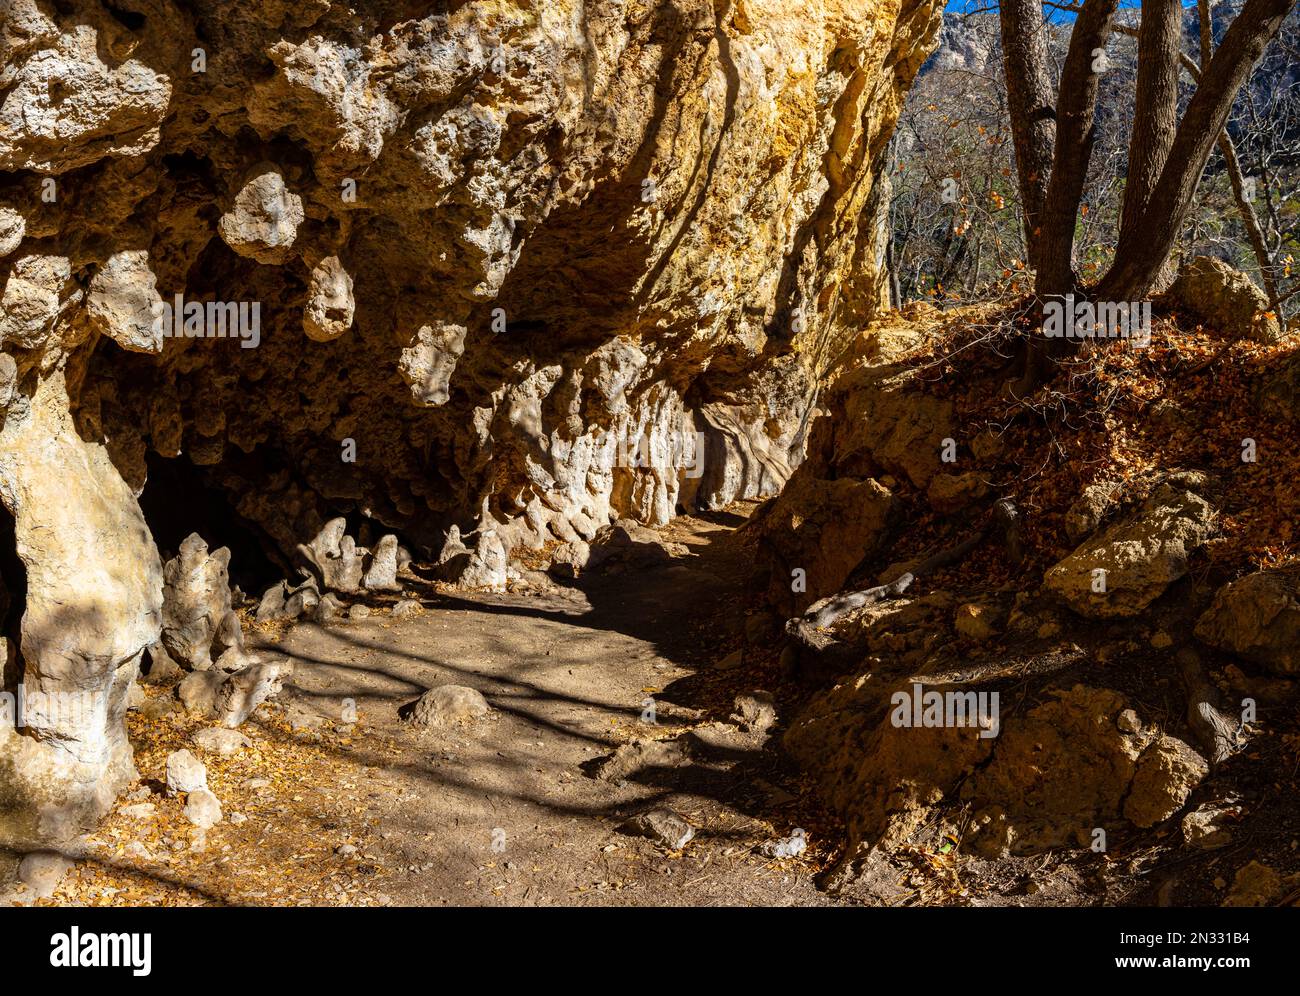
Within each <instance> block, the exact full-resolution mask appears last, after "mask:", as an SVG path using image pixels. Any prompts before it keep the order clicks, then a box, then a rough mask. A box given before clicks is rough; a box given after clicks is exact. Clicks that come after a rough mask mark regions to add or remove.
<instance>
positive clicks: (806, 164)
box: [0, 0, 941, 826]
mask: <svg viewBox="0 0 1300 996" xmlns="http://www.w3.org/2000/svg"><path fill="white" fill-rule="evenodd" d="M940 6H941V5H940V4H939V3H938V2H937V0H880V2H872V3H858V2H850V0H802V2H801V0H780V2H777V0H770V2H766V3H759V2H754V0H748V2H742V0H731V2H727V0H675V2H654V3H630V4H629V3H616V2H614V0H592V2H587V3H579V2H568V0H551V2H540V3H527V2H524V3H509V2H486V0H485V2H467V3H445V4H441V3H434V4H429V3H412V2H403V0H392V2H384V0H363V2H360V3H353V4H343V3H333V2H330V0H298V2H288V0H233V2H231V0H220V2H218V0H200V2H193V3H172V2H166V0H113V2H112V3H111V4H109V3H108V2H106V0H102V2H84V3H83V2H76V0H63V2H58V3H55V2H50V0H12V2H11V3H8V4H6V6H5V8H4V13H3V18H4V20H3V25H0V401H3V410H2V412H0V420H3V421H2V422H0V425H2V426H3V428H0V441H2V442H3V444H4V446H5V448H6V455H5V457H4V458H3V459H0V500H2V501H3V503H4V505H5V507H6V508H7V509H8V512H9V514H10V515H12V516H13V517H14V519H15V521H16V523H17V529H16V535H17V546H18V554H19V557H20V558H21V560H22V562H23V564H24V565H25V568H26V572H27V578H26V585H27V607H26V615H25V616H24V618H23V623H22V633H21V653H22V661H21V667H20V670H21V672H22V673H23V674H25V675H27V677H28V679H29V680H31V679H37V680H39V681H41V682H55V683H58V682H61V681H75V682H76V683H79V684H81V685H84V686H85V687H87V688H91V689H92V690H93V691H94V694H95V695H97V696H99V697H100V698H101V699H103V700H104V701H107V699H104V697H105V696H107V695H108V694H109V692H110V691H111V689H112V688H115V687H116V685H115V684H114V682H116V681H117V680H118V679H117V678H116V677H115V676H116V675H117V674H118V672H119V671H120V670H121V669H123V668H126V669H128V670H129V669H130V668H132V667H134V662H135V659H136V658H138V654H139V650H140V649H141V648H142V647H144V646H145V645H146V644H148V643H151V642H153V640H155V639H156V638H157V631H158V626H159V622H158V613H159V604H160V603H159V598H160V591H161V586H162V578H161V568H160V566H159V560H158V555H157V552H156V550H155V549H154V544H153V541H152V539H151V537H150V531H149V529H148V527H147V525H146V524H145V522H144V520H143V518H142V517H141V516H140V513H139V510H138V508H137V506H136V501H135V497H136V496H138V495H139V494H140V492H141V491H142V489H144V488H145V487H146V484H147V477H148V474H147V460H148V459H150V454H153V457H152V458H153V459H172V460H184V461H189V462H191V463H192V464H194V465H197V466H198V467H200V468H202V473H203V474H204V476H205V481H206V484H207V487H208V488H210V489H212V490H214V491H219V492H221V493H223V494H225V495H226V496H228V499H229V502H230V504H231V506H232V507H233V509H234V510H235V511H236V513H237V514H238V516H240V517H241V518H242V519H243V520H244V521H245V522H247V523H249V524H251V525H253V526H255V527H256V529H257V530H258V532H259V534H260V536H261V537H262V539H263V541H264V542H265V543H266V545H267V546H268V548H270V549H271V550H273V551H279V553H280V555H282V556H283V557H284V558H285V561H286V562H288V561H289V559H290V558H291V555H292V551H293V550H294V549H295V548H296V547H297V546H298V545H299V544H301V543H304V542H308V541H310V540H311V538H312V537H314V536H316V535H318V533H319V532H320V530H321V528H322V526H323V525H324V523H325V522H327V521H329V520H331V519H332V518H334V517H335V516H337V515H340V514H343V515H348V516H350V517H353V518H355V519H361V520H366V519H369V520H374V522H375V524H376V530H382V531H385V532H389V531H391V532H395V533H396V534H397V535H398V536H399V537H400V538H401V539H402V541H403V543H405V544H406V545H408V546H409V547H410V548H411V549H412V550H414V551H416V552H417V553H422V554H424V555H436V554H437V553H439V552H440V551H441V550H442V549H443V547H444V544H445V540H446V537H447V535H448V533H449V531H450V530H451V528H452V527H453V526H455V527H457V530H458V532H459V534H466V533H468V532H470V531H471V530H476V529H477V530H480V531H483V532H484V533H486V532H488V531H491V532H493V533H494V535H495V537H496V538H497V539H499V541H500V543H501V544H502V546H503V547H504V549H505V550H506V551H507V552H511V551H517V550H519V549H521V548H524V547H529V548H541V547H544V546H546V545H547V544H548V542H549V541H552V540H559V541H572V540H574V539H577V538H579V537H582V538H589V537H590V536H592V535H593V534H594V532H595V530H596V529H597V528H599V527H600V526H601V525H603V524H606V523H607V522H609V521H610V519H611V517H625V518H631V519H635V520H639V521H641V522H644V523H647V524H659V523H662V522H664V521H666V520H667V519H669V518H670V517H671V516H673V515H674V514H676V513H677V511H679V510H680V509H682V508H691V507H704V508H710V507H717V506H719V505H721V504H724V503H726V502H728V501H730V500H732V499H735V498H738V497H745V496H755V495H759V494H765V493H772V492H773V491H775V490H777V489H779V488H780V486H781V485H782V484H783V483H784V481H785V479H786V478H787V477H788V475H789V474H790V472H791V471H792V469H793V467H794V466H795V465H797V463H798V462H799V460H800V458H801V454H802V449H803V443H804V437H805V433H806V428H807V425H808V422H809V420H810V410H811V408H812V405H813V402H814V400H815V397H816V393H817V383H818V377H819V375H820V374H821V373H822V372H823V370H824V369H825V368H826V367H827V366H828V365H829V363H830V362H831V361H833V360H834V359H835V357H836V356H837V355H838V353H839V352H840V350H841V348H842V346H843V344H844V343H845V342H846V341H847V337H848V336H849V335H850V334H852V333H853V332H854V331H856V330H857V329H859V328H860V327H861V326H862V324H863V323H864V322H866V321H868V320H869V319H870V317H871V316H872V314H873V313H874V311H875V310H876V309H877V308H878V307H879V305H880V301H881V295H882V290H883V287H884V285H885V281H884V279H883V275H882V272H881V271H882V267H881V265H880V260H881V258H882V252H883V238H884V228H883V224H882V221H883V201H884V198H885V194H886V191H885V183H886V180H885V178H884V176H883V175H882V169H883V159H884V147H885V144H886V142H887V141H888V138H889V135H890V132H891V129H892V127H893V124H894V121H895V118H896V113H897V110H898V107H899V104H900V102H901V99H902V96H903V93H904V92H905V90H906V88H907V87H908V85H909V84H910V82H911V79H912V77H913V76H914V74H915V72H916V70H917V68H918V67H919V65H920V64H921V62H922V61H924V59H925V57H926V56H927V55H928V53H929V51H930V49H931V47H932V45H933V40H934V36H935V32H936V31H937V28H938V24H939V8H940ZM10 447H23V448H26V449H25V450H20V449H17V448H15V449H12V450H11V449H10ZM24 453H25V454H29V456H24V455H23V454H24ZM60 479H62V480H63V481H64V486H63V487H62V488H61V489H60V487H59V484H58V483H57V482H58V481H59V480H60ZM68 482H71V483H68ZM43 489H48V490H52V491H57V492H58V494H59V495H60V501H57V502H55V501H52V500H50V499H51V497H52V496H51V495H48V494H43V493H42V491H43ZM54 505H58V506H59V507H58V508H54V507H52V506H54ZM88 528H89V529H92V530H98V532H95V531H87V530H88ZM68 531H81V532H82V533H84V534H85V535H83V536H80V537H78V538H77V539H76V541H75V542H74V541H73V540H72V539H70V538H69V537H68V536H66V535H63V534H64V533H65V532H68ZM88 536H96V537H98V539H99V542H95V543H92V542H90V541H89V540H88V539H87V538H86V537H88ZM38 537H39V538H38ZM90 575H94V579H95V580H94V583H91V582H90V581H89V580H88V578H89V576H90ZM47 598H50V599H58V600H60V604H61V605H64V606H65V608H66V609H67V611H75V612H77V613H80V614H82V615H84V617H85V618H86V619H88V620H89V619H93V620H95V621H94V623H93V625H92V624H91V623H87V627H88V628H87V629H86V630H85V632H84V633H82V635H81V636H67V637H65V638H63V639H62V642H61V643H59V645H58V646H57V647H53V648H52V644H51V642H50V640H49V639H47V638H46V637H45V635H44V634H45V632H46V620H45V617H44V616H41V613H42V612H44V611H45V610H43V609H41V605H43V604H45V602H44V601H43V600H44V599H47ZM69 662H71V663H69ZM12 670H13V669H12V668H11V669H10V671H12ZM10 671H7V672H6V673H7V674H9V673H10ZM74 672H75V674H76V675H77V677H76V678H75V679H74V678H72V677H71V675H72V674H73V673H74ZM120 724H121V720H120V715H119V711H118V710H117V708H116V706H113V707H111V708H105V709H104V710H102V715H101V716H99V717H97V718H94V719H93V720H91V725H92V727H93V729H92V730H90V731H88V730H86V729H79V730H61V731H60V730H57V729H55V730H52V731H47V732H48V735H41V736H37V737H35V738H33V736H31V735H24V736H23V737H22V740H23V741H24V744H25V745H26V744H27V742H29V741H33V739H34V740H35V742H36V743H37V744H38V745H39V747H40V751H43V752H45V753H48V754H49V755H50V756H51V757H57V758H58V759H60V760H66V758H68V757H72V758H74V759H75V762H76V764H83V765H84V764H89V765H90V767H88V768H86V769H85V770H78V772H77V774H76V779H80V781H79V782H78V784H85V785H90V786H97V785H99V784H100V782H99V780H98V776H97V775H96V770H99V772H100V774H102V773H103V772H105V771H107V770H108V769H109V767H111V764H110V763H109V762H108V761H105V760H103V758H105V757H108V756H109V755H114V756H117V755H120V754H121V750H120V749H118V748H117V747H115V746H113V745H114V744H116V743H117V740H118V739H120V738H119V736H118V734H119V733H120ZM96 737H98V740H97V739H96ZM86 744H99V747H95V749H93V750H92V749H89V748H86V747H85V745H86ZM78 745H80V746H78ZM105 745H107V746H105ZM101 747H102V749H100V748H101ZM83 748H84V749H83ZM0 751H3V754H2V756H0V824H3V825H11V824H12V823H13V820H14V819H17V818H16V817H15V818H13V819H11V818H10V817H9V816H6V815H5V814H6V813H11V812H19V811H20V810H21V809H22V807H23V806H24V805H25V802H24V797H23V792H22V791H21V790H14V791H9V790H8V789H6V788H5V786H6V785H7V784H9V783H8V782H7V781H6V779H7V778H8V776H7V775H6V770H7V769H6V767H5V765H6V760H5V759H6V758H8V757H16V756H17V753H18V752H16V751H15V749H13V748H8V747H6V748H0ZM97 751H98V753H97ZM115 752H116V754H115ZM27 753H30V747H29V746H24V748H23V756H24V757H26V756H27ZM38 753H39V752H38ZM87 758H90V760H87ZM95 758H99V759H100V760H94V759H95ZM119 760H120V758H119ZM24 763H29V764H30V763H33V762H31V761H30V760H29V761H26V762H24ZM114 763H116V762H114ZM127 763H128V764H129V756H128V757H127ZM96 765H99V768H98V769H96ZM118 768H121V765H120V764H118ZM74 780H75V779H72V778H71V777H69V778H67V779H64V781H63V782H61V783H58V784H53V787H52V788H50V789H49V792H48V793H47V794H48V795H50V801H49V805H48V807H47V808H49V807H53V808H54V809H58V806H59V800H60V798H63V797H69V793H68V792H65V791H64V790H63V788H60V785H62V784H65V783H66V784H67V785H70V784H72V782H73V781H74ZM11 781H12V779H11ZM95 791H96V792H98V791H99V789H95ZM100 794H102V792H101V793H100ZM93 795H94V792H91V793H89V795H87V794H86V793H83V796H84V798H81V799H80V802H79V803H78V805H77V806H74V807H73V808H74V809H75V810H76V813H75V814H74V815H76V816H77V818H80V817H81V816H82V815H84V814H85V813H88V812H91V811H93V810H94V809H95V807H96V805H98V802H97V797H96V798H90V796H93ZM15 800H16V801H15ZM87 800H89V801H87ZM6 821H9V822H8V823H6ZM24 826H26V824H24Z"/></svg>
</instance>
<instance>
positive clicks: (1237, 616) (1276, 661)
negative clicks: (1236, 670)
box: [1196, 570, 1300, 675]
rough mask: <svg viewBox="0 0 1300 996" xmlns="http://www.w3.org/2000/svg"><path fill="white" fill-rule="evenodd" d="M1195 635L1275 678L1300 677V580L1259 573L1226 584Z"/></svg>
mask: <svg viewBox="0 0 1300 996" xmlns="http://www.w3.org/2000/svg"><path fill="white" fill-rule="evenodd" d="M1196 636H1197V638H1198V639H1200V640H1203V641H1204V642H1206V643H1208V644H1210V646H1212V647H1217V648H1218V649H1220V650H1224V651H1227V652H1228V653H1231V654H1236V655H1238V656H1239V657H1242V658H1244V659H1245V660H1248V661H1253V662H1254V663H1256V664H1261V665H1263V666H1264V667H1267V668H1268V669H1269V670H1270V671H1273V672H1275V673H1277V674H1282V675H1292V674H1300V576H1298V575H1297V572H1296V571H1295V570H1275V571H1257V572H1255V573H1254V574H1248V575H1246V576H1245V577H1244V578H1241V579H1239V580H1237V581H1233V582H1231V583H1230V584H1226V585H1224V586H1223V587H1222V588H1220V589H1219V591H1218V592H1217V593H1216V594H1215V596H1214V601H1213V602H1212V603H1211V604H1210V607H1209V608H1208V609H1206V610H1205V612H1204V613H1202V615H1201V617H1200V619H1198V620H1197V622H1196Z"/></svg>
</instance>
